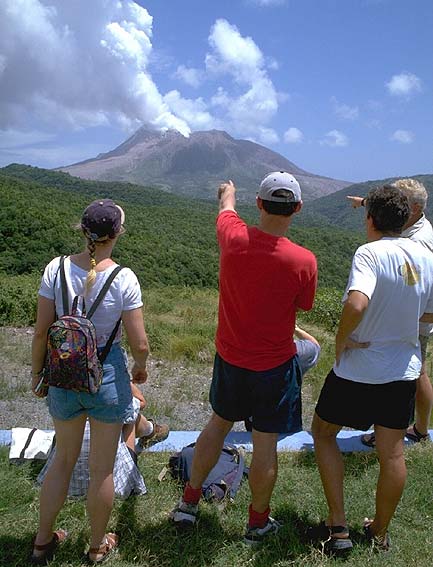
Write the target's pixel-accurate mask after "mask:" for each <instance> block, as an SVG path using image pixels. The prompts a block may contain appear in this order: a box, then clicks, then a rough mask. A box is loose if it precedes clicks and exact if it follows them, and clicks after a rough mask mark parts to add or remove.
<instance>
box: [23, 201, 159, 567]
mask: <svg viewBox="0 0 433 567" xmlns="http://www.w3.org/2000/svg"><path fill="white" fill-rule="evenodd" d="M124 220H125V215H124V212H123V210H122V209H121V208H120V207H119V206H118V205H116V204H115V203H114V202H113V201H111V200H110V199H103V200H100V201H94V202H93V203H91V204H90V205H89V206H88V207H87V209H86V210H85V211H84V214H83V217H82V220H81V229H82V231H83V234H84V237H85V239H86V246H85V249H84V250H83V252H81V253H79V254H75V255H72V256H69V257H67V258H65V259H64V260H61V259H60V258H55V259H54V260H52V261H51V262H50V263H49V264H48V266H47V267H46V268H45V272H44V275H43V277H42V282H41V286H40V289H39V296H38V312H37V321H36V325H35V331H34V337H33V343H32V376H33V378H32V389H33V391H34V392H35V394H36V395H37V396H39V397H42V396H43V395H44V394H43V393H42V392H41V391H39V390H38V389H37V384H38V382H39V380H40V376H41V371H42V369H43V366H44V359H45V355H46V349H47V332H48V329H49V327H50V325H51V324H52V323H53V322H54V321H55V319H56V317H59V316H61V315H63V314H65V313H64V310H63V296H62V287H64V286H65V284H66V288H67V296H68V306H70V305H71V304H72V301H73V298H74V297H75V296H77V295H78V296H83V297H84V299H85V302H86V305H87V307H88V308H89V307H91V305H92V303H93V302H94V301H95V299H96V297H97V296H98V294H99V292H100V291H101V289H102V288H103V286H104V283H105V282H106V281H107V279H108V278H109V277H110V274H111V273H112V272H114V270H115V269H116V268H117V264H116V263H115V262H114V261H113V260H112V259H111V254H112V251H113V247H114V246H115V244H116V242H117V239H118V237H119V235H120V234H122V233H123V232H124V229H123V223H124ZM61 262H63V266H64V276H65V277H64V278H63V277H61V274H63V271H62V270H61V269H60V264H61ZM59 270H60V274H59ZM62 280H63V286H62ZM142 305H143V303H142V300H141V290H140V285H139V283H138V280H137V277H136V276H135V274H134V273H133V272H132V271H131V270H130V269H129V268H123V269H122V270H121V271H120V272H119V273H118V274H117V275H116V277H115V278H114V280H113V281H112V283H111V285H110V287H109V288H108V291H107V292H106V294H105V295H104V297H103V299H102V301H101V303H100V304H99V306H98V308H97V309H96V311H95V313H94V315H93V316H92V322H93V324H94V326H95V329H96V337H97V345H98V352H101V350H100V349H101V348H102V347H104V345H105V344H106V343H107V341H109V337H110V335H111V334H112V333H113V331H114V329H115V327H116V323H117V321H118V320H119V319H121V321H122V323H123V327H124V328H125V331H126V335H127V338H128V342H129V346H130V349H131V353H132V356H133V358H134V361H135V364H134V366H133V368H132V380H133V382H135V383H144V382H145V381H146V379H147V371H146V359H147V356H148V343H147V337H146V333H145V329H144V322H143V314H142ZM120 338H121V326H120V327H119V329H118V331H117V333H116V335H115V337H114V341H113V344H112V346H111V348H110V350H109V353H108V355H107V357H106V358H105V360H104V363H103V379H102V384H101V387H100V389H99V390H98V392H97V393H95V394H91V393H83V392H75V391H72V390H66V389H63V388H57V387H53V386H50V387H49V389H48V398H47V401H48V408H49V411H50V414H51V416H52V418H53V421H54V428H55V431H56V456H55V459H54V461H53V463H52V465H51V467H50V469H49V471H48V472H47V475H46V477H45V480H44V483H43V485H42V488H41V495H40V512H39V529H38V532H37V534H36V538H35V541H34V547H33V553H32V557H31V559H32V562H33V563H36V564H45V563H46V562H47V561H48V560H49V559H50V558H51V556H52V555H53V552H54V549H55V547H56V546H57V544H59V543H61V542H62V541H63V540H64V539H66V537H67V533H66V532H65V531H64V530H61V529H57V530H56V531H54V526H55V521H56V518H57V515H58V513H59V512H60V510H61V508H62V506H63V504H64V501H65V499H66V495H67V491H68V486H69V481H70V478H71V473H72V470H73V468H74V465H75V462H76V460H77V458H78V456H79V454H80V449H81V442H82V438H83V432H84V427H85V424H86V420H87V418H88V419H89V422H90V456H89V468H90V484H89V490H88V496H87V512H88V517H89V520H90V529H91V540H90V549H89V552H88V559H89V560H90V561H91V562H94V563H99V562H101V561H103V560H105V559H106V558H107V556H108V554H109V553H110V552H111V551H113V550H114V549H115V548H116V546H117V543H118V538H117V536H116V535H115V534H113V533H106V528H107V524H108V520H109V518H110V514H111V509H112V505H113V496H114V489H113V465H114V459H115V455H116V450H117V444H118V440H119V436H120V432H121V430H122V425H123V423H124V422H125V421H127V419H128V416H129V414H130V413H131V412H132V411H133V407H132V395H131V386H130V379H129V374H128V369H127V364H126V356H125V353H124V351H123V350H122V349H121V347H120Z"/></svg>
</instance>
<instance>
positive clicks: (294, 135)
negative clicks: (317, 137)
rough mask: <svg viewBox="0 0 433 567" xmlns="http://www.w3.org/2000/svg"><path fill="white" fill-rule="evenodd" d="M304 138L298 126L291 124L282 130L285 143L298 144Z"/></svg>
mask: <svg viewBox="0 0 433 567" xmlns="http://www.w3.org/2000/svg"><path fill="white" fill-rule="evenodd" d="M303 139H304V134H303V133H302V132H301V130H299V129H298V128H295V127H294V126H292V127H291V128H289V129H288V130H286V131H285V132H284V141H285V142H286V143H287V144H299V143H300V142H302V140H303Z"/></svg>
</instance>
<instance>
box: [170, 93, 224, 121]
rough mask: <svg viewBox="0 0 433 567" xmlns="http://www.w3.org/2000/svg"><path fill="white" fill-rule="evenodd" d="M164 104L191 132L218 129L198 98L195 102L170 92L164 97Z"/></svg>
mask: <svg viewBox="0 0 433 567" xmlns="http://www.w3.org/2000/svg"><path fill="white" fill-rule="evenodd" d="M164 102H165V103H167V105H168V106H169V107H170V109H171V110H172V111H173V112H175V113H176V115H177V116H179V117H180V118H181V119H183V120H184V121H185V122H186V123H187V124H189V126H190V127H191V129H192V130H210V129H212V128H218V127H220V125H219V124H218V121H217V120H216V119H215V118H214V117H213V116H212V115H211V114H210V113H209V112H208V111H207V104H206V102H205V101H204V100H203V99H202V98H201V97H200V98H197V99H195V100H192V99H187V98H182V96H181V95H180V93H179V91H170V92H168V93H167V94H166V95H165V96H164Z"/></svg>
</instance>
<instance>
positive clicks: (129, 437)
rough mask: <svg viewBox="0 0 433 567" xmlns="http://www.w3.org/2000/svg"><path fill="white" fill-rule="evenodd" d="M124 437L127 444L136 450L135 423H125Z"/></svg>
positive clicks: (123, 428)
mask: <svg viewBox="0 0 433 567" xmlns="http://www.w3.org/2000/svg"><path fill="white" fill-rule="evenodd" d="M122 437H123V440H124V441H125V443H126V446H127V447H128V448H129V449H131V450H132V451H134V452H135V423H125V424H124V425H123V427H122Z"/></svg>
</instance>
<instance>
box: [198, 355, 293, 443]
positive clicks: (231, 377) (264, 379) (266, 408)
mask: <svg viewBox="0 0 433 567" xmlns="http://www.w3.org/2000/svg"><path fill="white" fill-rule="evenodd" d="M301 385H302V375H301V370H300V366H299V362H298V355H295V356H294V357H292V358H290V359H289V360H287V361H286V362H285V363H284V364H280V366H277V367H275V368H271V369H269V370H262V371H255V370H248V369H246V368H240V367H238V366H233V365H232V364H229V363H228V362H226V361H225V360H223V359H222V358H221V357H220V356H219V354H218V353H217V354H216V356H215V362H214V369H213V378H212V384H211V388H210V394H209V401H210V404H211V406H212V409H213V410H214V412H215V413H216V414H217V415H219V416H220V417H222V418H223V419H226V420H227V421H242V420H245V419H248V418H249V417H250V416H252V426H253V428H254V429H256V430H257V431H261V432H264V433H297V432H298V431H301V430H302V407H301V405H302V404H301Z"/></svg>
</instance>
